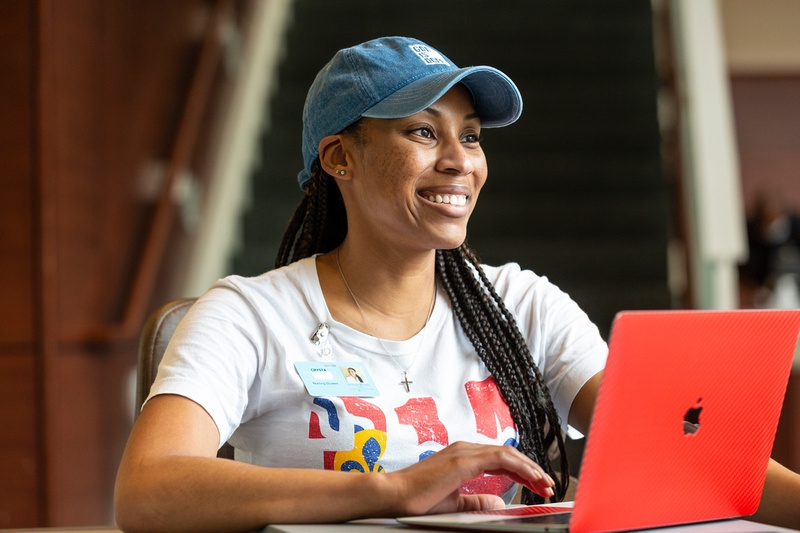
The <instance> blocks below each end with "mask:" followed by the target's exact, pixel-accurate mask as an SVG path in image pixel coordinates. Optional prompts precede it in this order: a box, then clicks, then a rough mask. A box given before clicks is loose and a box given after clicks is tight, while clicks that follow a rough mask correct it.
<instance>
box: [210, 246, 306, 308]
mask: <svg viewBox="0 0 800 533" xmlns="http://www.w3.org/2000/svg"><path fill="white" fill-rule="evenodd" d="M318 288H319V282H318V278H317V270H316V262H315V257H313V256H312V257H307V258H305V259H301V260H299V261H295V262H294V263H292V264H290V265H287V266H284V267H280V268H276V269H273V270H269V271H267V272H264V273H263V274H259V275H257V276H241V275H236V274H232V275H229V276H226V277H224V278H221V279H219V280H217V281H216V282H214V283H213V284H212V285H211V287H210V288H209V289H208V291H207V292H206V293H205V294H204V295H203V296H202V297H201V299H214V300H227V301H228V302H233V301H240V302H242V301H244V302H250V303H251V304H253V303H255V302H259V304H263V303H264V302H270V301H272V302H282V301H285V300H287V299H296V298H297V297H298V295H304V294H309V293H314V292H315V291H317V290H318Z"/></svg>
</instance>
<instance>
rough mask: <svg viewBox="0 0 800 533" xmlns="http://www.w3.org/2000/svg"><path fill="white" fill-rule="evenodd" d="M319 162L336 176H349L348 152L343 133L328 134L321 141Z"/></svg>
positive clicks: (323, 168)
mask: <svg viewBox="0 0 800 533" xmlns="http://www.w3.org/2000/svg"><path fill="white" fill-rule="evenodd" d="M319 164H320V166H321V167H322V170H324V171H325V172H327V173H328V174H330V175H331V176H333V177H335V178H346V177H347V153H346V152H345V150H344V146H342V136H341V135H328V136H327V137H323V138H322V140H321V141H320V142H319Z"/></svg>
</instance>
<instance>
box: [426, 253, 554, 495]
mask: <svg viewBox="0 0 800 533" xmlns="http://www.w3.org/2000/svg"><path fill="white" fill-rule="evenodd" d="M436 257H437V275H438V277H439V280H440V282H441V283H442V285H443V286H444V288H445V290H446V291H447V293H448V295H449V296H450V300H451V302H452V303H453V309H454V311H455V313H456V316H457V317H458V319H459V322H460V323H461V327H462V328H463V329H464V331H465V333H466V334H467V337H468V338H469V339H470V341H471V342H472V344H473V346H474V347H475V349H476V351H477V352H478V355H479V356H480V358H481V360H483V362H484V364H486V367H487V369H488V370H489V372H491V374H492V376H494V379H495V382H496V383H497V386H498V387H499V388H500V391H501V393H502V394H503V397H504V398H505V400H506V403H507V404H508V407H509V409H510V410H511V415H512V417H513V418H514V422H515V423H516V425H517V431H518V432H519V436H520V442H519V450H520V451H521V452H523V453H525V454H526V455H528V456H529V457H531V458H532V459H533V460H534V461H536V462H537V463H539V464H540V465H541V466H542V467H543V468H545V469H546V470H547V472H548V474H550V476H551V477H552V478H553V480H554V481H555V483H556V486H555V490H554V492H555V499H562V498H563V497H564V494H565V493H566V489H567V486H568V484H569V465H568V463H567V459H566V457H567V456H566V448H565V444H564V439H563V436H562V434H561V429H560V421H559V417H558V414H557V412H556V410H555V407H554V405H553V401H552V399H551V397H550V393H549V391H548V389H547V387H546V386H545V383H544V379H543V377H542V375H541V372H540V371H539V368H538V367H537V366H536V364H535V363H534V361H533V358H532V356H531V353H530V350H529V349H528V346H527V343H526V342H525V338H524V337H523V336H522V333H521V332H520V331H519V328H518V327H517V324H516V321H515V320H514V317H513V315H512V314H511V313H510V312H509V311H508V309H507V308H506V306H505V304H504V303H503V300H502V298H500V296H499V295H498V294H497V292H496V291H495V289H494V286H493V285H492V284H491V282H490V281H489V280H488V278H487V277H486V275H485V274H484V273H483V269H481V267H480V263H479V261H478V259H477V257H475V255H474V253H473V252H472V251H471V250H470V249H469V248H468V247H467V245H466V244H462V245H461V247H459V248H456V249H454V250H437V252H436ZM554 442H556V443H557V447H558V451H559V453H560V469H559V470H560V475H554V474H555V472H554V469H553V466H552V464H551V461H550V454H549V452H550V449H551V448H552V446H553V443H554ZM542 501H543V499H542V498H541V497H539V496H536V495H535V494H533V493H532V492H530V491H528V490H527V489H526V490H525V491H524V493H523V502H524V503H541V502H542Z"/></svg>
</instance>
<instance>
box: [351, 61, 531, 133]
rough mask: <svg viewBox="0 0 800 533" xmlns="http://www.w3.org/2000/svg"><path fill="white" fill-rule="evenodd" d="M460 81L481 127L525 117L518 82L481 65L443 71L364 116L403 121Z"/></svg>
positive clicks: (380, 103) (397, 94)
mask: <svg viewBox="0 0 800 533" xmlns="http://www.w3.org/2000/svg"><path fill="white" fill-rule="evenodd" d="M459 82H461V83H463V84H464V85H465V86H466V87H467V89H469V91H470V93H472V98H473V103H474V105H475V111H476V112H477V113H478V116H479V117H480V118H481V126H483V127H485V128H499V127H501V126H507V125H509V124H512V123H513V122H516V120H517V119H518V118H519V117H520V115H521V114H522V96H521V95H520V93H519V90H518V89H517V86H516V85H514V82H513V81H511V79H510V78H509V77H508V76H506V75H505V74H503V73H502V72H500V71H499V70H497V69H495V68H492V67H485V66H481V67H466V68H461V69H456V70H449V71H446V72H440V73H438V74H433V75H431V76H426V77H425V78H422V79H420V80H417V81H415V82H412V83H409V84H408V85H406V86H405V87H403V88H402V89H400V90H398V91H396V92H394V93H393V94H391V95H389V96H388V97H386V98H384V99H383V100H381V101H380V102H378V103H377V104H375V105H374V106H372V107H371V108H369V109H367V110H366V111H365V112H364V113H362V115H361V116H364V117H370V118H400V117H407V116H409V115H413V114H414V113H418V112H420V111H422V110H423V109H425V108H427V107H428V106H430V105H431V104H433V103H434V102H435V101H437V100H438V99H439V98H441V97H442V96H443V95H444V94H445V93H446V92H447V91H449V90H450V88H451V87H452V86H453V85H455V84H456V83H459Z"/></svg>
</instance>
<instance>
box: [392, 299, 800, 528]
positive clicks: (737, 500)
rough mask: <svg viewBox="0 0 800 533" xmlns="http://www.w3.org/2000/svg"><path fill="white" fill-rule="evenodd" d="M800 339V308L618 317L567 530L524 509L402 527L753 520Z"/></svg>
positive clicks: (419, 520)
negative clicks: (491, 518) (489, 517)
mask: <svg viewBox="0 0 800 533" xmlns="http://www.w3.org/2000/svg"><path fill="white" fill-rule="evenodd" d="M798 334H800V310H737V311H628V312H622V313H619V314H618V315H617V317H616V319H615V321H614V324H613V327H612V333H611V338H610V342H609V356H608V361H607V364H606V369H605V372H604V374H603V381H602V384H601V386H600V391H599V395H598V398H597V402H596V404H595V411H594V414H593V418H592V426H591V429H590V431H589V435H588V438H587V444H586V450H585V452H584V458H583V464H582V468H581V472H580V481H579V483H578V489H577V493H576V498H575V503H574V508H573V510H572V513H571V516H570V517H569V519H568V520H564V521H563V522H567V523H565V524H563V525H561V526H558V525H555V524H550V525H545V526H543V525H541V524H536V523H533V522H535V521H536V520H535V519H534V518H533V517H531V516H524V517H523V516H519V514H520V513H518V511H517V515H518V516H517V517H516V518H515V517H514V516H503V513H500V514H498V516H497V519H498V521H502V525H501V524H500V523H497V524H495V525H496V528H495V527H492V525H491V524H490V523H488V522H484V520H486V517H483V518H481V519H480V520H477V521H479V522H483V523H482V524H476V523H474V520H472V518H476V517H467V518H466V520H462V519H456V517H457V516H458V515H462V516H461V518H465V517H463V515H469V514H470V513H456V514H454V515H453V516H454V518H453V520H452V521H450V520H447V519H445V517H444V516H443V515H440V516H439V517H435V516H434V517H429V518H428V519H427V520H426V518H424V517H416V518H415V519H411V520H407V521H406V520H404V519H400V521H401V522H404V523H407V524H410V525H417V526H429V527H430V526H432V527H448V526H447V525H445V523H447V522H450V523H449V526H450V527H468V528H475V529H484V530H492V529H497V530H501V529H502V530H509V531H554V530H558V529H559V528H563V529H567V528H568V529H569V531H570V532H571V533H599V532H607V531H621V530H630V529H642V528H651V527H663V526H673V525H679V524H688V523H695V522H701V521H709V520H717V519H725V518H735V517H744V516H748V515H750V514H752V513H754V512H755V511H756V509H757V507H758V503H759V501H760V498H761V490H762V487H763V484H764V477H765V475H766V468H767V463H768V461H769V456H770V453H771V450H772V444H773V441H774V438H775V432H776V429H777V424H778V419H779V417H780V411H781V407H782V404H783V397H784V393H785V390H786V385H787V382H788V378H789V373H790V371H791V365H792V359H793V356H794V353H795V351H796V348H797V342H798ZM509 511H512V515H513V513H514V509H513V508H512V509H510V510H509ZM483 514H485V513H483ZM426 521H427V522H428V523H426ZM467 523H470V525H467Z"/></svg>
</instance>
